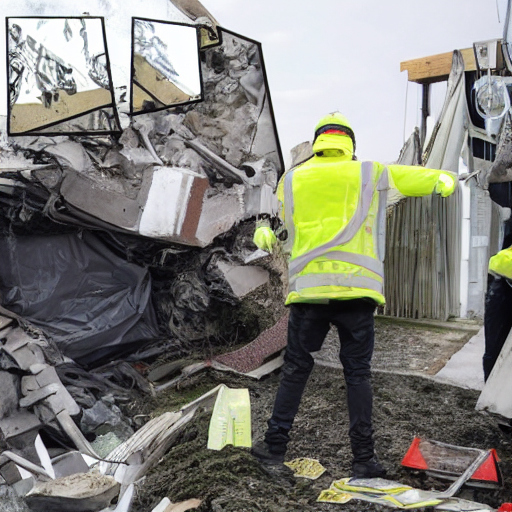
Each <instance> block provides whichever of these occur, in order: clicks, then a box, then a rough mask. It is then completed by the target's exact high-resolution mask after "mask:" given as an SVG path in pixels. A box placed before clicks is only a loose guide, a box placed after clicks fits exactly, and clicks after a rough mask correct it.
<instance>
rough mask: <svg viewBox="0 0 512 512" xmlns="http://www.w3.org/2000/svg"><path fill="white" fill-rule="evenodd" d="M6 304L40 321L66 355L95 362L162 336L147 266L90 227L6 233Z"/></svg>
mask: <svg viewBox="0 0 512 512" xmlns="http://www.w3.org/2000/svg"><path fill="white" fill-rule="evenodd" d="M0 252H1V253H2V254H3V257H4V262H6V264H4V265H2V266H1V268H0V294H1V296H2V297H3V304H4V306H5V307H6V308H8V309H10V310H12V311H13V312H15V313H17V314H19V315H20V316H22V317H23V318H26V319H27V320H28V321H30V322H31V323H33V324H34V325H35V326H38V327H40V328H41V329H42V330H43V331H44V332H45V333H46V334H48V335H49V336H51V338H53V340H54V341H55V342H56V343H57V345H58V347H59V348H60V350H61V351H62V353H63V354H65V355H67V356H68V357H71V358H73V359H75V360H76V361H78V362H81V363H83V364H91V363H94V362H97V361H99V360H102V359H105V358H107V357H113V356H114V355H116V354H119V353H123V352H125V351H126V350H127V349H128V347H131V348H132V347H133V346H134V345H135V344H140V343H143V342H144V341H146V342H147V341H148V340H152V339H153V338H155V336H157V328H156V320H155V317H154V312H153V308H152V305H151V302H150V291H151V280H150V277H149V274H148V272H147V270H145V269H143V268H141V267H138V266H136V265H134V264H131V263H127V262H126V261H123V260H122V259H121V258H119V257H118V256H116V255H114V253H112V252H111V251H110V250H108V248H107V247H106V246H105V245H104V244H103V243H101V241H100V240H99V239H98V238H97V237H96V236H94V235H92V234H91V233H88V232H83V233H82V234H81V235H78V234H69V235H56V236H48V237H45V236H30V237H14V236H12V235H11V236H9V237H7V238H5V237H4V238H2V239H0Z"/></svg>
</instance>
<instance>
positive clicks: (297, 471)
mask: <svg viewBox="0 0 512 512" xmlns="http://www.w3.org/2000/svg"><path fill="white" fill-rule="evenodd" d="M284 465H285V466H288V467H289V468H290V469H292V470H293V476H300V477H303V478H309V479H310V480H316V479H317V478H318V477H320V476H321V475H323V474H324V472H325V468H324V467H323V466H322V464H320V462H319V461H318V460H316V459H308V458H306V457H300V458H298V459H293V460H291V461H290V462H285V463H284Z"/></svg>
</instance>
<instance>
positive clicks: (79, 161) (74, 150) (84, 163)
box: [44, 141, 92, 173]
mask: <svg viewBox="0 0 512 512" xmlns="http://www.w3.org/2000/svg"><path fill="white" fill-rule="evenodd" d="M44 152H45V153H47V154H49V155H51V156H52V157H53V158H55V160H56V161H57V163H58V164H59V166H60V167H61V168H62V169H63V170H66V169H70V170H72V171H75V172H81V173H86V172H87V171H89V170H90V169H91V167H92V162H91V159H90V158H89V155H88V154H87V152H86V150H85V148H84V147H83V146H82V145H81V144H79V143H78V142H72V141H66V142H60V143H58V144H53V145H48V146H46V147H45V148H44Z"/></svg>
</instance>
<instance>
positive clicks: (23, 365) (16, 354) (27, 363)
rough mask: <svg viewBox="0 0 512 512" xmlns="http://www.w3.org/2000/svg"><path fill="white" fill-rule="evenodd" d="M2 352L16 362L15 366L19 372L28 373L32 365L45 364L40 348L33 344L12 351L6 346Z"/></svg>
mask: <svg viewBox="0 0 512 512" xmlns="http://www.w3.org/2000/svg"><path fill="white" fill-rule="evenodd" d="M4 350H5V351H6V352H7V353H8V354H9V355H10V356H11V357H12V358H13V359H14V360H15V361H16V364H17V365H18V366H19V368H20V369H21V370H26V371H28V370H29V369H30V367H31V366H32V365H34V364H43V363H44V362H45V359H44V354H43V351H42V350H41V347H39V346H38V345H35V344H34V343H28V344H26V345H24V346H22V347H20V348H18V349H16V350H12V351H11V350H10V348H9V347H8V345H7V344H6V345H5V346H4Z"/></svg>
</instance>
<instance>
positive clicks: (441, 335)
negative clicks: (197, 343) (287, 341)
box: [133, 319, 512, 512]
mask: <svg viewBox="0 0 512 512" xmlns="http://www.w3.org/2000/svg"><path fill="white" fill-rule="evenodd" d="M473 334H474V332H473V333H471V332H469V331H467V330H459V329H450V330H446V329H440V328H435V327H424V326H420V325H413V324H397V323H396V322H392V321H388V320H384V319H377V322H376V349H375V355H374V364H373V366H374V373H373V389H374V427H375V439H376V447H377V452H378V455H379V458H380V459H381V461H382V462H383V464H384V465H385V466H386V468H387V469H388V478H390V479H392V480H396V481H400V482H402V483H404V484H408V485H411V486H413V487H417V488H421V489H427V490H431V489H433V490H439V491H442V490H445V489H447V488H448V487H449V485H450V482H448V481H442V480H439V479H436V478H433V477H429V476H426V475H425V474H424V473H422V472H417V471H411V470H407V469H405V468H404V467H402V466H401V464H400V462H401V460H402V458H403V456H404V454H405V453H406V451H407V449H408V447H409V446H410V444H411V442H412V440H413V438H414V437H415V436H419V437H422V438H425V439H430V440H435V441H440V442H444V443H450V444H454V445H458V446H465V447H474V448H481V449H488V448H495V449H496V450H497V452H498V455H499V457H500V459H501V462H500V467H501V470H502V473H503V477H504V486H503V488H501V489H494V490H488V489H477V488H471V487H463V488H462V490H461V491H459V493H458V494H457V496H458V497H461V498H465V499H469V500H473V501H477V502H480V503H485V504H487V505H490V506H492V507H494V508H498V507H499V506H500V505H501V504H502V503H504V502H512V485H511V483H512V450H511V441H512V439H511V434H510V432H506V431H504V430H503V429H502V428H500V427H499V425H498V423H497V422H496V420H495V419H493V418H491V417H489V416H487V415H484V414H482V413H479V412H477V411H475V409H474V407H475V404H476V401H477V398H478V395H479V392H477V391H473V390H467V389H462V388H457V387H452V386H449V385H445V384H439V383H436V382H434V381H433V380H432V379H431V378H429V375H433V374H435V373H436V372H437V371H438V370H439V369H440V368H441V367H442V366H443V364H444V363H445V362H446V360H447V359H448V358H449V357H450V356H451V355H452V354H453V353H454V352H456V351H457V350H458V349H459V348H460V347H461V346H462V345H463V344H464V343H465V342H466V341H467V340H468V339H469V338H470V337H471V336H472V335H473ZM336 359H337V356H336V341H335V336H334V333H330V334H329V336H328V339H327V340H326V343H325V346H324V350H323V351H322V353H320V354H318V355H317V362H318V363H319V364H317V365H316V366H315V369H314V371H313V374H312V376H311V378H310V381H309V382H308V386H307V388H306V392H305V395H304V397H303V401H302V404H301V408H300V410H299V413H298V415H297V418H296V421H295V424H294V427H293V430H292V432H291V436H292V441H291V442H290V445H289V450H288V453H287V456H286V459H287V460H292V459H294V458H296V457H311V458H315V459H318V460H319V461H320V462H321V463H322V464H323V466H324V467H325V468H326V470H327V471H326V472H325V473H324V474H323V475H322V476H321V477H320V478H319V479H318V480H314V481H312V480H306V479H302V478H295V477H293V476H292V475H291V473H290V472H288V471H287V470H286V469H279V470H270V469H267V468H265V467H264V466H262V465H260V464H259V463H258V462H257V461H256V460H255V459H254V458H253V457H252V456H251V455H250V453H249V450H248V449H245V448H234V447H232V446H227V447H225V448H224V449H223V450H221V451H212V450H208V449H207V448H206V444H207V438H208V425H209V420H210V414H209V413H204V414H202V415H196V417H195V418H194V420H193V421H192V422H191V423H189V424H188V425H187V427H186V428H185V430H184V432H183V434H182V435H181V437H180V439H179V440H178V442H177V443H176V444H175V445H174V446H173V447H172V448H171V449H170V450H169V452H168V453H167V454H166V456H165V457H164V458H163V459H162V460H161V462H160V463H159V465H158V466H157V467H156V468H155V469H154V470H153V471H152V472H151V473H149V474H148V475H147V478H146V479H145V481H144V484H143V485H142V486H141V488H139V490H138V495H137V501H136V503H135V505H134V508H133V510H134V511H135V512H148V511H149V510H151V509H152V507H154V506H155V505H156V504H157V503H158V502H159V501H160V500H161V499H162V498H163V497H165V496H167V497H169V499H170V500H171V501H172V502H179V501H182V500H186V499H189V498H199V499H201V500H203V502H202V505H201V507H200V509H199V510H200V511H201V512H206V511H211V512H228V511H232V512H234V511H237V512H242V511H243V512H249V511H265V512H282V511H292V510H293V511H297V510H301V511H334V510H340V511H341V510H344V511H347V512H356V511H361V510H382V507H380V506H378V505H371V504H367V503H363V502H358V501H355V500H353V501H351V502H349V503H346V504H343V505H342V504H326V503H318V502H317V501H316V500H317V498H318V495H319V494H320V492H321V491H322V490H323V489H327V488H328V487H329V486H330V484H331V483H332V481H333V480H337V479H339V478H342V477H346V476H350V468H351V453H350V447H349V441H348V436H347V430H348V416H347V410H346V406H345V383H344V381H343V376H342V373H341V370H340V368H339V367H338V365H337V362H336ZM397 372H400V373H397ZM278 379H279V377H278V372H275V373H273V374H271V375H268V376H266V377H264V378H263V379H261V380H260V381H257V380H254V379H250V378H246V377H244V376H237V375H234V374H230V373H225V372H218V371H215V370H208V371H207V372H205V373H201V374H198V375H195V376H193V377H190V378H189V379H188V380H187V381H185V382H184V383H183V384H182V385H181V386H180V389H174V390H170V391H165V392H162V393H161V394H159V395H157V397H156V400H155V402H154V403H151V404H149V403H148V404H147V405H146V407H147V408H148V409H149V408H151V415H153V416H155V415H158V414H161V413H162V412H164V411H166V410H175V409H179V408H180V407H181V406H182V405H183V404H184V403H187V402H189V401H191V400H192V399H194V398H196V397H198V396H200V395H202V394H203V393H205V392H206V391H208V390H209V389H212V388H213V387H214V386H216V385H217V384H219V383H224V384H226V385H228V386H229V387H232V388H242V387H244V388H248V389H249V392H250V397H251V413H252V429H253V442H254V441H255V440H258V439H260V438H261V437H262V434H263V432H264V428H265V422H266V420H267V419H268V417H269V415H270V412H271V408H272V403H273V399H274V395H275V391H276V387H277V384H278Z"/></svg>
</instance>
